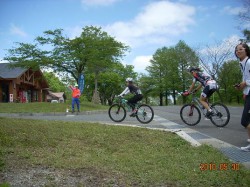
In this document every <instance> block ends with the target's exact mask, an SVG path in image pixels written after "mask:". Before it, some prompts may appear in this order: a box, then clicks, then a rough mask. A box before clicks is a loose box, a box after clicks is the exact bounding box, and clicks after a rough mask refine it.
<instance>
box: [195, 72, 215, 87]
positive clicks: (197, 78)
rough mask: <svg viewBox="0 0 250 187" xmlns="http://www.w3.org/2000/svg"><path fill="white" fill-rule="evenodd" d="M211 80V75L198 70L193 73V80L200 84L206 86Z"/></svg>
mask: <svg viewBox="0 0 250 187" xmlns="http://www.w3.org/2000/svg"><path fill="white" fill-rule="evenodd" d="M209 80H211V77H210V76H209V75H207V74H205V73H200V72H197V73H196V74H195V75H194V79H193V82H194V83H195V82H197V81H198V82H200V83H201V84H202V86H204V87H205V86H206V85H207V82H208V81H209Z"/></svg>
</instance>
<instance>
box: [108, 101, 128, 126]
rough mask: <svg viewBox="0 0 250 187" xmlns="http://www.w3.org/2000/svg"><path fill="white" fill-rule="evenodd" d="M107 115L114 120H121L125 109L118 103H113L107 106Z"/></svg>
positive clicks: (123, 117) (124, 114) (124, 115)
mask: <svg viewBox="0 0 250 187" xmlns="http://www.w3.org/2000/svg"><path fill="white" fill-rule="evenodd" d="M109 117H110V119H111V120H112V121H114V122H121V121H123V120H124V119H125V117H126V110H125V108H124V107H123V106H121V105H119V104H113V105H111V106H110V107H109Z"/></svg>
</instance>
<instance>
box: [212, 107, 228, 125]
mask: <svg viewBox="0 0 250 187" xmlns="http://www.w3.org/2000/svg"><path fill="white" fill-rule="evenodd" d="M211 109H212V110H213V113H214V114H213V115H212V116H211V118H210V120H211V122H212V123H213V124H214V125H215V126H217V127H225V126H226V125H227V124H228V122H229V120H230V112H229V110H228V108H227V107H226V106H225V105H224V104H222V103H214V104H212V105H211Z"/></svg>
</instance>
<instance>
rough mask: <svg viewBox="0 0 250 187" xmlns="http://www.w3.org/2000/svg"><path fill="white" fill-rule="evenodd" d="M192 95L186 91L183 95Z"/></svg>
mask: <svg viewBox="0 0 250 187" xmlns="http://www.w3.org/2000/svg"><path fill="white" fill-rule="evenodd" d="M189 94H190V93H189V91H186V92H184V93H183V94H182V95H183V96H188V95H189Z"/></svg>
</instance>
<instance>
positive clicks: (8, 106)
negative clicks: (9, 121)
mask: <svg viewBox="0 0 250 187" xmlns="http://www.w3.org/2000/svg"><path fill="white" fill-rule="evenodd" d="M75 107H76V106H75ZM67 108H68V109H69V110H71V104H70V103H48V102H34V103H0V113H31V112H34V113H40V112H46V113H47V112H66V109H67ZM107 108H108V107H107V106H103V105H100V104H93V103H91V102H82V103H81V105H80V110H81V111H90V110H107Z"/></svg>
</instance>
